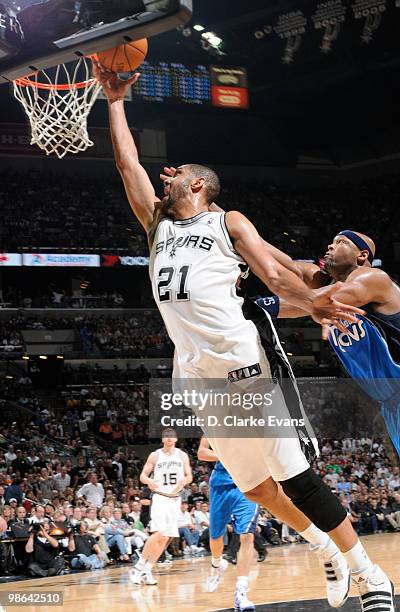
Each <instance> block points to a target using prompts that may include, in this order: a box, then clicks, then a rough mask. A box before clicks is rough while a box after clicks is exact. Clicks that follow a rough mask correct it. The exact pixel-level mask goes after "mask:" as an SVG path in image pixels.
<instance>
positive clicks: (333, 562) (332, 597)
mask: <svg viewBox="0 0 400 612" xmlns="http://www.w3.org/2000/svg"><path fill="white" fill-rule="evenodd" d="M320 556H321V558H322V561H323V564H324V570H325V575H326V596H327V599H328V603H329V605H330V606H331V607H332V608H341V607H342V606H343V605H344V604H345V603H346V601H347V598H348V596H349V592H350V582H351V578H350V570H349V567H348V565H347V561H346V559H345V558H344V556H343V555H342V553H341V552H340V551H339V550H338V551H337V552H336V553H335V554H334V555H333V557H330V558H327V557H326V556H325V557H324V555H323V554H322V553H320Z"/></svg>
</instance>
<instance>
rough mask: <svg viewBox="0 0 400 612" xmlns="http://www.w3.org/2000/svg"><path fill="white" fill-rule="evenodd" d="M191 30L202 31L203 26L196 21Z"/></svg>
mask: <svg viewBox="0 0 400 612" xmlns="http://www.w3.org/2000/svg"><path fill="white" fill-rule="evenodd" d="M193 30H196V32H204V30H205V27H204V26H202V25H201V24H200V23H196V25H194V26H193Z"/></svg>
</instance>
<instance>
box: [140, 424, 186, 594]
mask: <svg viewBox="0 0 400 612" xmlns="http://www.w3.org/2000/svg"><path fill="white" fill-rule="evenodd" d="M177 441H178V438H177V435H176V432H175V431H174V430H173V429H165V430H164V431H163V434H162V443H163V447H162V448H160V449H158V450H156V451H154V452H153V453H150V455H149V457H148V459H147V461H146V464H145V466H144V468H143V470H142V473H141V474H140V481H141V482H142V483H143V484H145V485H146V486H148V487H149V489H150V490H151V491H153V496H152V504H151V509H150V531H151V532H152V535H151V536H150V538H149V539H148V540H147V541H146V544H145V545H144V548H143V551H142V553H141V557H140V560H139V561H138V563H137V564H136V566H135V570H134V572H133V574H132V576H131V582H132V583H133V584H138V585H140V584H157V580H156V579H155V578H154V576H153V574H152V572H151V570H152V567H153V565H154V563H156V562H157V561H158V559H159V558H160V556H161V554H162V553H163V551H164V550H165V548H166V547H167V546H168V543H169V541H170V539H171V538H178V537H179V530H178V516H179V511H180V508H181V501H182V500H181V498H180V495H179V493H180V491H182V489H183V488H184V487H185V486H186V485H187V484H190V483H191V482H192V470H191V467H190V463H189V457H188V455H187V453H185V452H184V451H182V450H180V449H179V448H176V443H177ZM151 475H152V478H151Z"/></svg>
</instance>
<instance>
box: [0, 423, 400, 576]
mask: <svg viewBox="0 0 400 612" xmlns="http://www.w3.org/2000/svg"><path fill="white" fill-rule="evenodd" d="M10 441H11V442H12V443H10ZM197 443H198V441H197V440H187V441H183V443H182V444H181V446H183V448H185V450H186V451H188V452H189V454H190V456H191V462H192V465H193V475H194V480H193V483H192V484H191V485H188V486H186V487H185V488H184V490H183V491H182V494H181V497H182V505H181V515H180V520H179V525H180V529H179V532H180V537H179V538H178V539H176V540H175V541H174V542H173V543H172V544H171V546H170V548H169V549H168V550H169V553H170V554H171V555H172V556H174V557H181V556H183V555H197V554H202V553H206V552H207V551H208V550H209V542H208V539H209V532H208V525H209V513H208V503H209V475H210V473H209V467H208V465H206V464H204V463H202V462H200V461H198V460H197V458H196V453H195V450H196V446H197ZM45 444H46V443H43V440H42V439H41V438H40V436H39V435H37V436H36V435H35V431H33V432H32V435H30V436H29V439H27V438H23V437H22V436H21V431H20V430H15V429H13V428H10V429H8V430H7V431H3V432H2V438H1V447H2V450H0V516H1V517H2V519H3V520H4V521H5V522H6V525H4V523H2V524H3V529H2V531H3V533H2V534H1V536H0V551H1V556H2V561H1V567H2V569H3V571H6V570H7V571H10V572H11V571H16V572H19V573H27V574H29V575H32V576H51V575H56V574H57V575H58V574H61V573H65V572H66V571H70V570H71V569H82V570H86V569H102V568H103V567H106V566H107V565H109V564H112V563H116V562H122V563H125V562H127V563H130V562H132V561H136V559H137V552H140V550H141V548H142V547H143V545H144V543H145V541H146V539H147V538H148V535H149V534H148V525H149V513H150V504H151V501H150V498H151V495H150V491H149V489H148V488H147V487H145V486H143V485H141V484H140V481H139V474H140V471H141V469H142V467H143V462H142V460H140V459H139V458H138V457H137V456H136V455H135V453H134V451H132V450H129V449H127V448H126V447H125V446H120V447H119V448H118V449H117V450H116V451H115V452H114V451H110V450H104V449H100V448H99V447H97V448H96V449H92V451H93V452H92V453H91V454H90V455H87V454H86V453H85V454H79V455H78V456H77V457H75V458H71V457H60V454H59V453H58V452H56V451H55V450H54V448H51V446H47V447H46V445H45ZM314 469H315V470H316V471H317V472H318V473H319V474H320V475H321V476H322V477H323V479H324V480H325V482H326V483H327V484H328V485H329V486H330V487H331V489H332V490H333V491H334V492H335V493H336V494H337V495H338V496H339V498H340V500H341V503H342V505H343V506H344V507H345V509H346V510H347V512H348V515H349V517H350V520H351V521H352V523H353V525H354V527H355V528H356V530H357V532H358V533H359V534H369V533H378V532H398V531H400V471H399V468H398V467H396V466H395V465H394V464H393V463H392V462H391V460H390V458H389V456H388V455H387V453H386V450H385V448H384V446H383V444H382V442H381V440H379V439H371V438H368V437H367V436H366V437H364V438H360V439H354V438H345V439H343V440H342V441H338V440H333V439H326V440H323V442H322V446H321V457H320V458H319V459H318V460H317V461H316V463H315V465H314ZM230 532H231V529H228V531H227V534H226V544H227V549H226V552H227V555H228V556H229V557H230V560H234V557H235V555H236V552H237V549H236V548H235V547H236V542H235V541H234V539H233V538H232V537H231V534H230ZM15 538H20V539H19V540H18V541H14V542H13V543H11V542H10V540H15ZM297 539H298V538H297V537H296V535H295V534H294V533H292V532H290V531H289V529H288V528H287V526H286V525H282V524H281V523H280V522H279V521H277V520H276V519H274V517H272V516H271V515H270V514H269V513H268V512H266V511H265V512H264V511H263V512H262V513H261V515H260V519H259V524H258V529H257V538H256V540H257V552H258V554H259V557H258V560H259V561H262V560H263V559H264V558H265V553H266V551H265V547H266V546H267V544H268V543H269V544H271V545H279V544H280V543H284V542H293V541H296V540H297ZM11 545H12V547H13V555H12V556H11V557H10V555H9V554H8V552H9V547H10V546H11ZM168 556H169V555H168ZM7 559H8V561H7ZM10 559H11V562H10ZM10 563H11V566H12V567H11V568H10Z"/></svg>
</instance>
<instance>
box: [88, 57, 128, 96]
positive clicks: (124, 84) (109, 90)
mask: <svg viewBox="0 0 400 612" xmlns="http://www.w3.org/2000/svg"><path fill="white" fill-rule="evenodd" d="M92 69H93V76H94V78H95V79H96V80H97V81H98V82H99V83H101V84H102V85H103V91H104V94H105V95H106V96H107V98H108V100H109V102H111V103H112V102H116V101H117V100H124V99H125V96H126V94H127V92H128V90H129V88H130V87H132V85H134V84H135V83H136V81H137V80H138V79H139V77H140V74H139V72H136V74H134V75H133V76H132V77H131V78H130V79H126V80H124V79H120V78H119V76H118V74H117V73H116V72H111V70H107V68H105V67H104V66H103V65H102V64H101V63H100V62H96V61H95V60H92Z"/></svg>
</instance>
